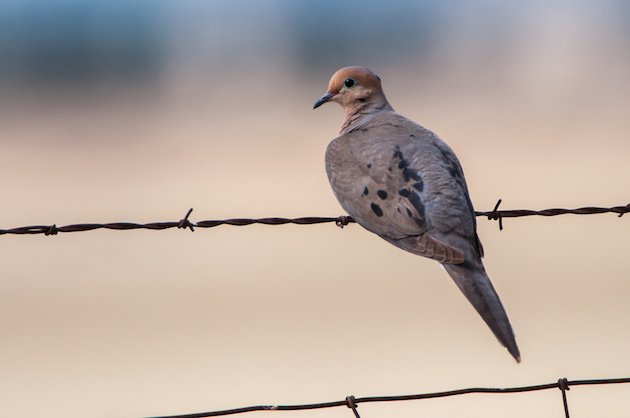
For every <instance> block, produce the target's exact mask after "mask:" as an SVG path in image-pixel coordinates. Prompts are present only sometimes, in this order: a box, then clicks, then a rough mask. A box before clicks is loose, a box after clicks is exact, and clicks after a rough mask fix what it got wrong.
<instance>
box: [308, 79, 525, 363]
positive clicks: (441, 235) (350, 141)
mask: <svg viewBox="0 0 630 418" xmlns="http://www.w3.org/2000/svg"><path fill="white" fill-rule="evenodd" d="M329 102H334V103H338V104H340V105H341V106H342V107H343V109H344V110H345V119H344V121H343V124H342V126H341V131H340V132H339V136H337V137H336V138H335V139H333V140H332V141H331V142H330V144H329V145H328V147H327V149H326V156H325V162H326V172H327V174H328V179H329V181H330V185H331V187H332V189H333V192H334V194H335V196H336V197H337V200H338V201H339V203H340V204H341V206H342V207H343V209H344V210H345V211H346V212H347V213H348V214H349V215H350V216H352V218H353V219H354V220H355V221H356V222H357V223H358V224H359V225H361V226H362V227H363V228H365V229H367V230H368V231H370V232H373V233H374V234H376V235H378V236H380V237H381V238H383V239H384V240H385V241H387V242H389V243H390V244H393V245H395V246H396V247H398V248H401V249H403V250H405V251H408V252H410V253H413V254H416V255H420V256H423V257H427V258H429V259H433V260H435V261H438V262H439V263H441V264H442V266H443V267H444V269H445V270H446V271H447V273H448V274H449V275H450V276H451V278H452V279H453V280H454V281H455V283H456V284H457V286H458V287H459V289H460V290H461V291H462V293H463V294H464V295H465V296H466V298H467V299H468V301H469V302H470V303H471V304H472V305H473V307H474V308H475V309H476V311H477V312H478V313H479V315H480V316H481V317H482V318H483V320H484V321H485V322H486V324H487V325H488V327H489V328H490V329H491V331H492V332H493V333H494V335H495V336H496V338H497V339H498V340H499V342H500V343H501V344H502V345H503V346H504V347H505V348H507V350H508V352H509V353H510V354H511V355H512V356H513V357H514V359H515V360H516V361H517V362H518V363H520V360H521V355H520V351H519V349H518V346H517V344H516V339H515V337H514V332H513V330H512V326H511V324H510V321H509V319H508V316H507V313H506V312H505V309H504V307H503V304H502V303H501V300H500V299H499V296H498V294H497V292H496V291H495V289H494V287H493V285H492V283H491V281H490V278H489V277H488V274H487V273H486V270H485V268H484V265H483V262H482V257H483V255H484V254H483V246H482V245H481V241H480V240H479V236H478V235H477V224H476V220H475V211H474V209H473V205H472V202H471V199H470V197H469V193H468V187H467V185H466V180H465V178H464V172H463V170H462V166H461V164H460V162H459V159H458V158H457V156H456V155H455V153H454V152H453V150H452V149H451V148H450V147H449V146H448V145H447V144H446V142H444V141H443V140H442V139H440V138H439V137H438V136H437V135H436V134H435V133H433V132H432V131H430V130H428V129H426V128H424V127H422V126H421V125H419V124H417V123H415V122H413V121H412V120H410V119H408V118H406V117H405V116H403V115H401V114H399V113H397V112H396V111H394V109H393V108H392V106H391V105H390V104H389V102H388V100H387V98H386V97H385V93H384V92H383V88H382V85H381V79H380V78H379V77H378V76H377V75H376V74H375V73H374V72H372V71H371V70H369V69H367V68H365V67H359V66H351V67H344V68H341V69H340V70H338V71H336V72H335V73H334V74H333V75H332V78H331V79H330V82H329V83H328V89H327V91H326V93H325V94H324V95H323V96H322V97H321V98H320V99H319V100H317V101H316V102H315V104H314V106H313V109H317V108H318V107H320V106H322V105H323V104H325V103H329Z"/></svg>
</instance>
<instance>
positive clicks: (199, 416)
mask: <svg viewBox="0 0 630 418" xmlns="http://www.w3.org/2000/svg"><path fill="white" fill-rule="evenodd" d="M613 383H630V377H622V378H612V379H590V380H568V379H566V378H561V379H558V381H557V382H554V383H544V384H540V385H531V386H519V387H510V388H468V389H456V390H449V391H446V392H433V393H421V394H416V395H398V396H368V397H363V398H355V397H354V396H348V397H346V399H344V400H342V401H332V402H322V403H312V404H302V405H257V406H246V407H243V408H235V409H225V410H222V411H212V412H197V413H192V414H183V415H166V416H162V417H155V418H207V417H217V416H223V415H234V414H242V413H246V412H254V411H300V410H305V409H323V408H334V407H338V406H347V407H348V408H350V409H352V412H353V413H354V416H355V418H360V416H359V413H358V411H357V407H358V404H360V403H369V402H393V401H411V400H418V399H431V398H445V397H448V396H458V395H466V394H470V393H519V392H534V391H540V390H547V389H554V388H556V389H560V391H561V393H562V402H563V407H564V414H565V418H569V404H568V402H567V397H566V391H568V390H569V389H570V387H571V386H589V385H607V384H613Z"/></svg>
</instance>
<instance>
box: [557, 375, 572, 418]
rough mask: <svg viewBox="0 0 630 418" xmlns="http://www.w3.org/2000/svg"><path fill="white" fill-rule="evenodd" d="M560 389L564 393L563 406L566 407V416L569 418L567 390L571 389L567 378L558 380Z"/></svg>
mask: <svg viewBox="0 0 630 418" xmlns="http://www.w3.org/2000/svg"><path fill="white" fill-rule="evenodd" d="M558 388H559V389H560V391H561V392H562V404H563V406H564V416H565V418H569V403H568V402H567V390H569V389H571V388H570V387H569V381H568V380H567V378H566V377H563V378H561V379H558Z"/></svg>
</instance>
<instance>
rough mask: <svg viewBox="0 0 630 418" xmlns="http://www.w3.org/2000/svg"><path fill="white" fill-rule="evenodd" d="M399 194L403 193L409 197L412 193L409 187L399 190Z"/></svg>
mask: <svg viewBox="0 0 630 418" xmlns="http://www.w3.org/2000/svg"><path fill="white" fill-rule="evenodd" d="M398 194H399V195H401V196H402V197H409V195H410V194H411V191H410V190H409V189H400V190H398Z"/></svg>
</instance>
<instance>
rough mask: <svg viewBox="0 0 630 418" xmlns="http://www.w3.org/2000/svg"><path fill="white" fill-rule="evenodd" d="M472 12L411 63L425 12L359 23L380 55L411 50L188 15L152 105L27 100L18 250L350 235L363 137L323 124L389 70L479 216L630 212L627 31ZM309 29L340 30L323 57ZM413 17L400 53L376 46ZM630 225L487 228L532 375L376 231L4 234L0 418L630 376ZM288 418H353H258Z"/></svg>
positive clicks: (614, 407)
mask: <svg viewBox="0 0 630 418" xmlns="http://www.w3.org/2000/svg"><path fill="white" fill-rule="evenodd" d="M471 3H472V2H471ZM474 3H475V4H476V6H475V7H473V6H467V7H465V6H464V3H462V2H456V3H453V7H452V8H446V10H447V12H448V13H446V12H444V13H446V15H447V16H448V19H446V20H445V21H440V22H441V24H443V25H446V26H444V27H442V29H443V30H438V29H439V28H438V29H435V30H432V31H431V34H432V36H429V37H426V38H425V37H422V36H423V35H422V34H417V33H415V32H413V33H414V34H415V35H413V36H417V37H418V38H417V39H416V38H413V37H412V38H411V39H408V38H405V37H406V36H408V35H406V34H405V33H402V35H400V36H401V39H402V40H401V43H400V44H398V43H397V39H398V38H396V36H398V35H397V32H395V30H396V22H397V16H398V17H400V16H404V15H406V14H411V17H410V18H409V19H411V22H413V21H414V19H415V17H414V16H415V15H413V13H420V12H418V11H417V10H415V9H414V10H412V11H411V12H407V11H405V10H406V9H405V7H410V6H409V5H405V4H403V3H401V4H397V5H395V6H392V9H391V10H390V9H388V8H387V6H383V5H379V4H377V3H373V4H372V3H369V5H368V6H361V4H360V3H356V4H355V6H354V7H355V8H356V10H354V12H355V13H353V9H352V8H348V6H347V5H346V6H345V9H343V10H342V12H343V16H344V17H343V19H349V20H352V19H361V16H363V15H362V13H364V12H365V11H364V10H362V9H363V8H364V7H369V8H370V9H369V13H367V12H365V13H367V14H365V16H366V17H365V19H367V21H366V22H367V23H366V24H365V25H363V24H362V25H360V26H359V27H357V28H356V30H357V31H364V32H365V34H366V35H365V37H366V40H365V42H371V41H370V39H371V38H369V37H368V34H371V35H373V34H374V31H375V30H378V31H381V30H382V33H383V35H382V36H390V37H392V38H391V39H389V38H387V42H389V43H390V44H391V45H390V46H391V50H389V48H388V47H387V45H385V46H383V45H376V46H374V47H373V49H371V48H370V47H369V45H368V46H367V47H366V45H365V44H364V43H362V41H361V39H362V35H361V34H359V35H357V34H356V33H354V34H353V35H352V36H351V37H350V38H348V37H347V36H349V35H348V34H347V33H346V32H344V30H343V25H341V29H340V27H339V26H334V25H333V26H327V25H328V24H329V23H330V22H329V21H328V20H327V19H328V18H327V16H335V14H336V13H335V12H334V11H333V12H330V13H329V14H327V13H321V14H316V13H312V14H310V12H309V11H308V9H306V11H301V12H300V13H298V12H299V10H298V12H296V9H295V8H296V7H298V6H295V5H293V3H290V2H282V1H277V2H274V3H270V4H269V5H268V6H267V7H261V6H260V5H258V4H257V3H252V2H247V3H245V4H237V5H235V4H234V3H232V4H230V3H228V2H215V3H207V4H205V5H204V4H198V3H192V2H191V3H188V2H187V3H181V4H179V5H178V4H177V3H173V4H168V5H166V4H163V5H162V6H161V9H160V12H159V19H157V21H158V23H159V25H163V26H159V25H158V29H159V30H158V32H159V36H158V37H157V38H156V39H157V40H156V41H155V42H156V43H157V45H161V46H164V50H163V53H162V55H161V64H160V66H159V71H158V74H157V75H155V74H154V75H153V76H152V77H153V78H152V79H151V80H150V82H148V83H147V84H143V83H135V82H131V83H126V84H125V83H122V82H121V83H119V82H118V81H116V79H115V78H114V79H112V80H113V81H112V80H109V79H105V81H103V80H102V79H98V80H100V82H101V83H102V84H100V85H96V84H95V85H91V86H87V87H85V86H83V87H81V88H78V87H76V86H75V85H74V84H73V82H72V80H71V81H70V82H66V83H65V84H64V83H59V84H56V82H52V85H53V87H52V88H51V85H50V83H49V84H44V86H43V87H42V86H41V85H36V84H33V85H29V84H28V83H26V84H24V83H22V84H19V83H18V82H12V81H11V80H13V79H11V78H9V79H8V81H7V82H6V83H5V86H9V87H10V93H8V94H7V95H5V97H4V98H2V99H0V101H1V104H0V106H1V110H2V111H1V112H0V123H1V127H2V128H1V130H0V141H1V142H0V143H1V146H2V148H1V149H2V162H1V163H0V186H1V187H0V190H1V191H2V200H1V202H2V210H1V215H0V228H9V227H15V226H23V225H31V224H52V223H55V224H57V225H65V224H69V223H77V222H105V221H137V222H149V221H162V220H177V219H179V218H181V217H182V216H183V215H184V214H185V212H186V210H187V209H188V208H189V207H194V212H193V214H192V216H191V219H192V220H193V221H197V220H202V219H221V218H228V217H266V216H283V217H297V216H337V215H340V214H342V211H341V209H340V207H339V205H338V204H337V202H336V201H335V199H334V196H333V195H332V192H331V191H330V189H329V185H328V181H327V179H326V175H325V172H324V168H323V155H324V151H325V148H326V145H327V143H328V142H329V140H330V139H332V138H333V137H334V136H335V134H336V132H337V131H338V128H339V126H340V124H341V121H342V112H341V110H340V109H339V108H337V107H336V106H334V105H330V106H325V107H324V108H322V109H318V110H317V111H312V110H311V107H312V104H313V102H314V101H315V100H316V99H317V98H319V97H320V96H321V94H322V93H323V92H324V90H325V88H326V84H327V81H328V78H329V76H330V74H331V73H332V72H333V71H334V70H336V69H337V68H338V67H341V66H344V65H348V64H360V65H366V66H369V67H372V68H373V69H374V70H375V71H376V72H377V73H378V74H379V75H380V76H381V78H382V79H383V81H384V88H385V90H386V93H387V95H388V97H389V99H390V102H391V103H392V104H393V106H394V107H395V108H396V109H397V110H398V111H400V112H401V113H403V114H405V115H407V116H409V117H411V118H413V119H414V120H416V121H418V122H420V123H422V124H423V125H425V126H427V127H429V128H430V129H432V130H434V131H436V132H437V133H438V134H439V135H440V136H441V137H442V138H444V139H445V140H446V141H447V142H448V143H449V144H450V145H451V146H452V147H453V148H454V150H455V151H456V152H457V153H458V155H459V157H460V159H461V162H462V164H463V166H464V169H465V172H466V175H467V180H468V183H469V188H470V190H471V195H472V199H473V202H474V204H475V207H476V209H477V210H490V209H491V208H492V207H493V206H494V203H495V202H496V200H497V199H498V198H502V199H503V202H504V203H503V208H504V209H517V208H529V209H543V208H548V207H569V208H572V207H579V206H585V205H595V206H613V205H624V204H626V203H628V202H629V201H630V180H629V178H630V177H629V176H628V162H629V160H630V140H629V137H628V132H629V131H630V114H629V106H630V81H629V80H630V77H629V75H630V60H629V59H628V58H629V53H628V51H630V48H629V47H628V44H627V39H628V32H627V29H625V27H627V22H626V26H624V25H623V20H619V19H623V16H627V15H623V12H624V11H627V10H628V9H627V6H624V5H623V4H622V3H621V2H620V3H619V4H616V3H606V4H604V3H601V4H600V2H595V1H593V2H582V3H579V4H578V3H575V4H572V3H571V4H565V2H560V1H558V2H547V3H540V4H538V3H536V2H534V3H532V5H530V6H527V7H526V6H521V7H520V8H516V7H515V6H499V3H500V2H489V3H488V2H481V1H479V2H474ZM138 4H144V3H138ZM352 4H354V3H352ZM289 6H290V7H289ZM328 6H329V7H333V6H334V3H331V4H329V5H328ZM60 7H61V6H60ZM64 7H67V6H64ZM145 7H148V8H151V7H152V6H151V4H145ZM304 7H307V6H304ZM310 7H316V6H314V5H310ZM396 7H398V8H400V10H399V11H396V10H397V9H396ZM287 8H288V9H289V10H287ZM379 8H382V9H383V10H380V9H379ZM497 8H499V9H500V11H502V13H503V14H499V13H497V15H496V16H495V15H493V14H492V13H491V12H492V11H493V10H495V11H496V9H497ZM298 9H299V7H298ZM120 10H121V12H120V13H122V14H123V15H124V14H125V12H126V9H125V7H124V6H121V7H120ZM5 12H6V10H5ZM296 13H297V14H298V17H299V18H300V19H305V16H306V20H307V21H308V22H310V23H313V22H315V23H316V24H312V25H311V27H315V28H316V30H315V29H313V30H315V32H314V33H310V36H311V37H312V38H313V39H315V45H316V46H318V47H319V52H318V53H319V55H312V54H311V55H309V54H310V53H311V52H312V51H311V49H310V48H314V47H309V43H308V42H304V39H303V38H300V36H302V35H303V34H302V35H300V33H299V32H300V30H301V29H300V25H301V24H300V23H299V22H300V20H299V19H298V17H296V16H295V14H296ZM340 13H341V12H340ZM391 15H393V16H394V17H393V18H389V20H387V22H389V23H388V24H389V25H391V28H389V29H388V28H385V29H375V28H374V27H370V24H371V23H370V22H374V21H378V19H379V18H380V17H379V16H385V17H387V16H390V17H391ZM620 16H621V17H620ZM310 19H312V20H310ZM625 19H626V20H627V17H626V18H625ZM114 20H115V19H114ZM338 20H339V19H337V20H335V22H337V21H338ZM425 20H426V19H425ZM296 22H297V23H296ZM405 22H406V23H404V25H411V23H409V21H405ZM506 22H507V23H506ZM620 22H621V23H620ZM421 23H422V22H420V23H419V24H421ZM425 23H426V22H425ZM337 25H338V22H337ZM107 27H108V28H110V29H111V30H115V28H116V25H113V24H112V25H111V26H107ZM304 30H306V29H304ZM353 30H355V29H353ZM388 30H391V31H393V32H392V33H393V35H392V34H389V32H388ZM317 31H319V32H317ZM379 33H380V32H379ZM379 36H381V35H379ZM320 38H321V44H319V43H318V39H320ZM403 38H405V39H406V40H404V39H403ZM420 38H422V39H420ZM7 39H9V38H6V37H5V38H4V41H5V44H8V45H14V46H16V47H20V45H21V44H20V41H19V39H18V40H12V39H9V40H7ZM348 39H349V41H348ZM420 40H424V41H425V42H424V43H423V42H420ZM346 41H347V42H351V44H350V45H347V44H346ZM353 43H354V44H353ZM355 44H356V48H355V47H354V46H353V45H355ZM336 48H342V56H338V55H336V54H335V51H336ZM344 54H345V55H344ZM305 57H306V58H305ZM95 83H96V82H95ZM629 222H630V216H625V217H622V218H617V217H616V216H615V215H592V216H582V217H578V216H570V215H569V216H562V217H555V218H540V217H530V218H521V219H508V220H506V221H505V222H504V224H505V230H504V231H502V232H499V230H498V225H497V224H496V223H494V222H488V221H486V220H484V219H481V218H480V219H479V233H480V236H481V238H482V241H483V243H484V245H485V248H486V259H485V260H486V261H485V262H486V266H487V269H488V271H489V273H490V276H491V278H492V280H493V282H494V284H495V287H496V288H497V290H498V292H499V294H500V295H501V297H502V300H503V302H504V304H505V306H506V309H507V311H508V313H509V316H510V318H511V321H512V324H513V326H514V329H515V331H516V334H517V340H518V343H519V345H520V348H521V352H522V355H523V362H522V364H520V365H517V364H516V363H515V362H514V361H513V360H512V358H511V357H510V356H509V355H508V353H507V352H506V351H505V350H504V349H503V348H502V347H501V346H500V345H499V344H498V343H497V341H496V340H495V338H494V337H493V336H492V334H491V333H490V332H489V330H488V329H487V327H486V326H485V324H484V323H483V322H482V320H481V319H480V318H479V317H478V316H477V314H476V313H475V312H474V311H473V309H472V307H471V306H470V305H469V304H468V303H467V302H466V301H465V299H464V298H463V297H462V295H461V294H460V293H459V291H458V290H457V289H456V287H455V286H454V285H453V283H452V282H451V281H450V279H449V278H448V276H447V275H446V274H445V273H444V272H443V271H442V269H440V268H439V265H438V264H436V263H434V262H431V261H429V260H425V259H422V258H420V257H415V256H413V255H410V254H407V253H404V252H402V251H400V250H397V249H396V248H394V247H393V246H391V245H388V244H387V243H385V242H384V241H383V240H380V239H378V238H377V237H376V236H373V235H371V234H370V233H368V232H366V231H364V230H363V229H362V228H360V227H359V226H356V225H351V226H348V227H347V228H344V229H343V230H341V229H338V228H336V227H335V226H334V225H332V224H325V225H318V226H291V225H286V226H274V227H271V226H248V227H230V226H222V227H218V228H213V229H197V230H196V231H195V232H194V233H190V232H189V231H181V230H169V231H162V232H156V231H128V232H117V231H102V230H101V231H93V232H81V233H73V234H60V235H58V236H48V237H45V236H12V235H4V236H0V259H1V264H0V332H1V335H2V344H1V345H0V369H1V373H0V393H2V395H0V411H1V413H0V414H1V415H3V416H6V417H27V416H28V417H34V416H42V417H43V416H46V417H64V418H75V417H76V418H79V417H96V418H106V417H107V418H109V417H114V418H117V417H140V416H152V415H167V414H177V413H187V412H200V411H208V410H217V409H224V408H232V407H239V406H246V405H250V404H288V403H308V402H320V401H329V400H339V399H343V398H344V397H345V396H347V395H350V394H353V395H355V396H357V397H358V396H368V395H390V394H407V393H418V392H431V391H441V390H447V389H454V388H461V387H469V386H489V387H505V386H516V385H528V384H536V383H546V382H552V381H555V380H557V379H558V378H559V377H564V376H566V377H568V378H570V379H571V378H573V379H581V378H604V377H624V376H625V377H627V376H630V362H629V359H628V351H629V349H630V280H629V276H630V264H629V263H628V257H629V256H630V223H629ZM568 396H569V402H570V407H571V411H572V412H573V415H575V416H576V417H612V416H616V417H621V416H627V415H628V410H629V409H630V385H618V386H601V387H579V388H577V387H576V388H573V389H572V390H571V391H570V392H569V393H568ZM360 412H361V414H362V416H363V417H364V418H370V417H385V416H397V417H429V416H430V417H454V416H469V417H506V416H509V417H531V416H537V417H560V416H562V406H561V402H560V393H559V392H558V391H547V392H536V393H529V394H514V395H467V396H460V397H456V398H448V399H436V400H425V401H413V402H400V403H387V404H369V405H361V406H360ZM276 414H277V415H286V416H289V415H290V416H292V417H298V418H299V417H304V418H308V417H326V418H334V417H346V418H347V417H350V416H351V415H350V414H351V412H350V411H349V410H347V409H346V408H337V409H330V410H320V411H304V412H291V413H281V412H278V413H274V412H268V413H257V414H251V415H252V416H254V415H260V416H262V415H265V416H266V415H269V416H271V415H276ZM573 415H572V416H573Z"/></svg>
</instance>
